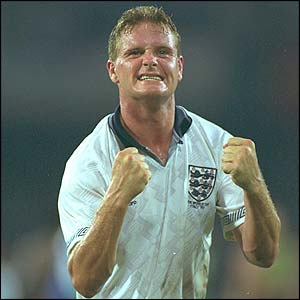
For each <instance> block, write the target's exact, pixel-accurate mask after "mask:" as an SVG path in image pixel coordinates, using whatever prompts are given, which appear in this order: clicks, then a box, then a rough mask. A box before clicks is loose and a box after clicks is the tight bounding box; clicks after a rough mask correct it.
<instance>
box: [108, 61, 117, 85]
mask: <svg viewBox="0 0 300 300" xmlns="http://www.w3.org/2000/svg"><path fill="white" fill-rule="evenodd" d="M106 69H107V71H108V74H109V77H110V79H111V81H112V82H113V83H119V79H118V76H117V74H116V67H115V63H114V62H113V61H112V60H108V61H107V63H106Z"/></svg>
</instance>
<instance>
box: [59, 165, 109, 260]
mask: <svg viewBox="0 0 300 300" xmlns="http://www.w3.org/2000/svg"><path fill="white" fill-rule="evenodd" d="M100 170H101V168H99V166H97V164H96V163H89V164H88V167H86V168H84V169H82V168H80V169H78V168H76V167H73V166H72V164H71V163H70V164H68V163H67V164H66V168H65V172H64V175H63V178H62V183H61V188H60V191H59V197H58V212H59V218H60V224H61V228H62V232H63V236H64V239H65V242H66V245H67V254H68V255H69V253H70V250H71V249H72V248H73V246H74V245H75V244H76V243H77V242H78V241H80V240H81V239H82V238H83V237H84V236H85V234H86V233H87V232H88V229H89V228H90V226H91V224H92V222H93V220H94V217H95V213H96V211H97V209H98V208H99V207H100V204H101V202H102V200H103V198H104V195H105V192H106V189H107V182H106V181H105V179H104V177H103V176H102V175H101V172H100Z"/></svg>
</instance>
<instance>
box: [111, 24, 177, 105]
mask: <svg viewBox="0 0 300 300" xmlns="http://www.w3.org/2000/svg"><path fill="white" fill-rule="evenodd" d="M175 41H176V40H175V37H174V36H173V34H172V33H171V32H169V31H167V32H166V31H164V30H163V28H162V27H161V26H159V25H156V24H152V23H141V24H138V25H136V26H135V27H134V28H133V29H132V31H131V32H129V33H123V35H122V38H121V41H120V43H119V50H118V57H117V59H116V61H115V62H112V61H110V60H109V61H108V62H107V69H108V72H109V75H110V78H111V80H112V81H113V82H114V83H116V84H117V85H118V87H119V93H120V98H121V99H122V98H125V99H149V98H151V99H153V98H155V99H168V98H170V97H171V96H172V95H173V94H174V92H175V90H176V87H177V85H178V82H179V81H180V80H181V79H182V71H183V58H182V57H178V56H177V48H176V43H175Z"/></svg>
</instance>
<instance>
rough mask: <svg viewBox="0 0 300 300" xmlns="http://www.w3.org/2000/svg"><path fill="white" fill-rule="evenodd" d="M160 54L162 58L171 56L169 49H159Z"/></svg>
mask: <svg viewBox="0 0 300 300" xmlns="http://www.w3.org/2000/svg"><path fill="white" fill-rule="evenodd" d="M158 54H159V55H160V56H166V55H168V54H169V51H168V50H167V49H159V51H158Z"/></svg>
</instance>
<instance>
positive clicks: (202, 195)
mask: <svg viewBox="0 0 300 300" xmlns="http://www.w3.org/2000/svg"><path fill="white" fill-rule="evenodd" d="M216 175H217V169H215V168H208V167H199V166H193V165H189V194H190V196H191V197H192V199H193V200H190V201H189V203H190V204H191V205H193V206H197V207H198V206H199V203H200V202H202V201H204V200H205V199H207V198H208V197H209V196H210V195H211V193H212V191H213V189H214V186H215V182H216ZM194 200H195V201H194ZM202 206H203V205H201V207H202Z"/></svg>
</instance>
